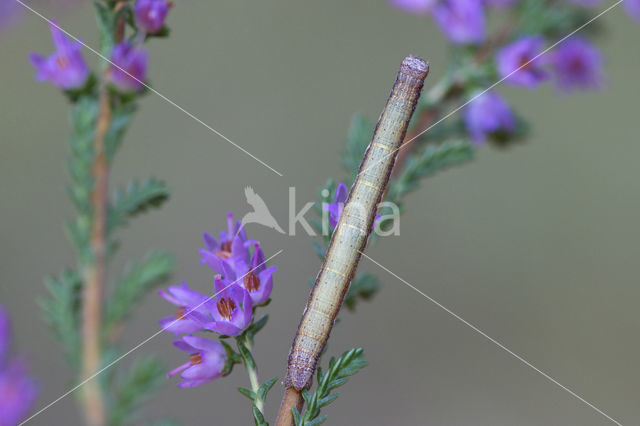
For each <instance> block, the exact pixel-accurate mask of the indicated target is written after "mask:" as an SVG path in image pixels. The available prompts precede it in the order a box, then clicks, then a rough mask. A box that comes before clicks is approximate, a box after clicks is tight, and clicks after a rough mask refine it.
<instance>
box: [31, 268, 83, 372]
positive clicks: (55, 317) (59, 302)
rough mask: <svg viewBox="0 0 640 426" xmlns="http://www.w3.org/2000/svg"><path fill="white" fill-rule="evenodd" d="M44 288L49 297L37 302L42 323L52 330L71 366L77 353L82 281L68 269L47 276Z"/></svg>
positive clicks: (74, 362)
mask: <svg viewBox="0 0 640 426" xmlns="http://www.w3.org/2000/svg"><path fill="white" fill-rule="evenodd" d="M44 285H45V287H46V289H47V291H48V296H46V297H43V298H41V299H40V300H39V304H40V306H41V308H42V310H43V312H44V319H45V322H46V323H47V324H48V325H49V326H50V327H51V328H52V329H53V331H54V333H55V337H56V339H57V340H58V341H59V342H60V343H61V344H62V346H63V347H64V350H65V353H66V355H67V359H68V360H69V362H70V363H71V364H73V365H75V364H77V362H78V354H79V353H80V332H79V330H78V326H79V324H80V323H81V321H80V309H81V293H82V278H81V277H80V275H79V274H78V273H77V272H75V271H72V270H70V269H67V270H65V271H63V272H62V274H60V276H59V277H47V278H45V280H44Z"/></svg>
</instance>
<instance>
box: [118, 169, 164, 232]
mask: <svg viewBox="0 0 640 426" xmlns="http://www.w3.org/2000/svg"><path fill="white" fill-rule="evenodd" d="M168 198H169V190H168V189H167V187H166V186H165V184H164V182H162V181H160V180H157V179H155V178H149V179H147V180H145V181H144V182H142V183H138V182H137V181H135V180H133V181H131V182H130V183H129V185H128V186H127V187H126V189H123V188H118V189H117V190H116V192H115V195H114V197H113V200H112V201H111V203H110V205H109V209H108V215H107V230H108V232H112V231H113V230H114V229H115V228H116V227H118V226H124V225H125V224H126V220H127V219H129V218H131V217H134V216H136V215H138V214H140V213H143V212H145V211H147V210H148V209H150V208H154V207H160V206H161V205H162V203H164V202H165V201H166V200H167V199H168Z"/></svg>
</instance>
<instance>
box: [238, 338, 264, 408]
mask: <svg viewBox="0 0 640 426" xmlns="http://www.w3.org/2000/svg"><path fill="white" fill-rule="evenodd" d="M242 346H244V349H246V350H243V348H242ZM238 348H239V349H240V355H241V356H242V360H243V363H244V367H245V369H246V370H247V374H248V375H249V382H250V383H251V390H252V391H253V393H255V395H256V399H255V404H256V407H257V408H258V410H260V412H261V413H262V414H264V400H263V399H262V398H260V396H259V395H258V389H260V378H259V377H258V368H257V367H256V362H255V360H254V358H253V354H252V353H251V339H249V336H246V335H243V336H239V337H238Z"/></svg>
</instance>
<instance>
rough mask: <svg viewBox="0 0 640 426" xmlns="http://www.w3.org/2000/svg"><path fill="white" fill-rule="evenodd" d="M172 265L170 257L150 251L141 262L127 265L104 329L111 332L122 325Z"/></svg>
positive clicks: (115, 289)
mask: <svg viewBox="0 0 640 426" xmlns="http://www.w3.org/2000/svg"><path fill="white" fill-rule="evenodd" d="M174 265H175V260H174V258H173V256H172V255H171V254H169V253H164V252H160V251H152V252H150V253H149V254H147V255H146V256H145V257H144V259H142V260H141V261H140V262H137V263H133V264H130V265H129V266H128V267H127V269H126V271H125V273H124V276H123V277H122V278H120V279H119V280H118V281H117V282H116V284H115V286H114V288H113V291H112V293H111V296H110V297H109V303H108V304H107V311H106V321H105V326H106V329H107V330H109V331H112V330H113V329H114V328H116V327H118V326H119V325H120V324H121V323H122V321H124V320H125V319H126V318H127V317H128V316H129V315H130V314H131V312H132V310H133V309H134V308H135V306H136V305H137V303H138V302H139V301H140V299H141V298H142V297H143V296H144V295H145V293H146V292H148V291H149V290H151V289H152V288H154V287H155V286H157V285H159V284H160V283H162V282H163V281H164V280H166V279H167V278H168V277H169V275H170V274H171V271H172V270H173V268H174Z"/></svg>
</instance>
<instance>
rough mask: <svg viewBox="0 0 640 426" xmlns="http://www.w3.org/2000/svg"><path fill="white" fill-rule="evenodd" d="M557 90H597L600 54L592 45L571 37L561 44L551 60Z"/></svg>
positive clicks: (600, 70) (599, 76) (600, 79)
mask: <svg viewBox="0 0 640 426" xmlns="http://www.w3.org/2000/svg"><path fill="white" fill-rule="evenodd" d="M551 63H552V65H553V70H554V72H555V75H556V79H557V80H556V83H557V86H558V89H559V90H561V91H564V92H571V91H572V90H573V89H597V88H599V87H600V86H601V85H602V80H603V78H604V75H603V72H602V54H601V53H600V51H599V50H598V48H596V47H595V46H594V45H593V43H591V42H590V41H589V40H587V39H585V38H582V37H573V38H571V39H569V40H567V41H565V42H564V43H562V44H561V45H560V46H558V48H557V49H556V50H555V51H554V53H553V56H552V58H551Z"/></svg>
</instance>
